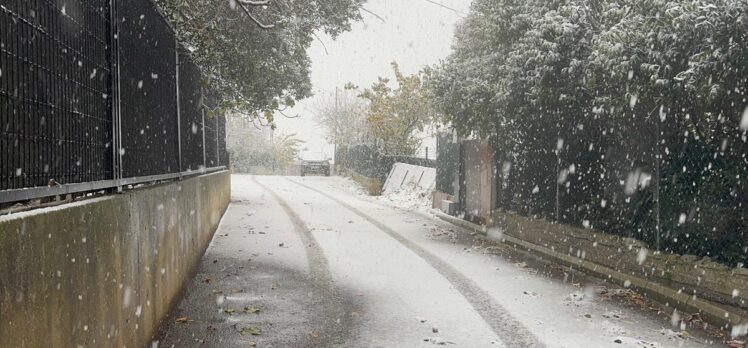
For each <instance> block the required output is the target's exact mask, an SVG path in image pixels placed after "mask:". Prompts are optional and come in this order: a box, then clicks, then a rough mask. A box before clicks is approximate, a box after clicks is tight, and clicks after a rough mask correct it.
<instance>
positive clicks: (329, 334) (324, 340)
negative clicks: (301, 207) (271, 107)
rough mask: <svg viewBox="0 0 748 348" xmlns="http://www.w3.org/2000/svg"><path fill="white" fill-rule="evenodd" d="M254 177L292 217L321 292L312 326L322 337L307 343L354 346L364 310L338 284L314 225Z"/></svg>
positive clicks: (321, 345) (316, 290)
mask: <svg viewBox="0 0 748 348" xmlns="http://www.w3.org/2000/svg"><path fill="white" fill-rule="evenodd" d="M252 181H253V182H254V183H255V184H256V185H257V186H258V187H260V188H261V189H263V190H264V191H265V192H267V193H269V194H270V195H271V196H272V197H273V199H274V200H275V201H276V202H277V203H278V205H280V206H281V208H282V209H283V211H284V212H285V214H286V215H287V216H288V217H289V219H290V220H291V224H292V225H293V226H294V230H295V231H296V233H297V235H298V236H299V238H300V239H301V242H302V243H304V251H305V253H306V257H307V262H308V263H309V277H310V278H311V283H312V287H313V288H314V290H315V292H316V293H317V294H318V296H315V299H316V301H314V303H313V306H315V307H314V308H317V309H315V311H314V312H313V313H312V314H313V315H312V323H311V324H312V328H313V329H316V330H318V331H316V332H317V335H319V337H316V338H314V340H312V341H310V342H305V343H304V346H305V347H346V348H347V347H351V345H350V344H348V342H351V340H355V337H356V335H357V331H358V328H359V323H358V318H357V317H356V316H354V313H356V312H357V311H360V309H359V308H358V307H357V306H356V305H355V303H354V301H353V300H352V297H351V296H350V294H348V293H347V292H346V291H345V290H344V289H340V288H338V287H336V286H335V283H334V281H333V278H332V273H331V272H330V267H329V264H328V261H327V258H326V257H325V254H324V252H323V251H322V248H321V247H320V246H319V244H318V243H317V240H316V239H314V236H313V235H312V232H311V229H310V228H309V226H307V224H306V223H304V221H303V220H302V219H301V217H299V215H298V214H296V212H295V211H294V210H293V209H292V208H291V207H290V206H289V205H288V203H287V202H286V201H285V200H284V199H283V198H282V197H281V196H280V195H279V194H278V193H276V192H275V191H273V190H272V189H270V188H269V187H268V186H266V185H264V184H262V183H260V181H259V180H257V176H254V175H253V176H252ZM313 332H314V331H313Z"/></svg>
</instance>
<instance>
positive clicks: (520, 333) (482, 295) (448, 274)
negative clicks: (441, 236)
mask: <svg viewBox="0 0 748 348" xmlns="http://www.w3.org/2000/svg"><path fill="white" fill-rule="evenodd" d="M285 179H286V180H288V181H290V182H292V183H294V184H296V185H299V186H301V187H304V188H306V189H308V190H310V191H313V192H316V193H318V194H320V195H322V196H324V197H327V198H328V199H330V200H332V201H333V202H335V203H338V204H339V205H341V206H343V207H345V208H346V209H348V210H350V211H351V212H353V213H354V214H356V215H358V216H360V217H361V218H363V219H364V220H366V221H368V222H369V223H371V224H372V225H374V226H376V227H377V228H378V229H380V230H381V231H382V232H384V233H386V234H387V235H389V236H390V237H391V238H393V239H395V240H396V241H398V242H399V243H400V244H402V245H403V246H405V247H406V248H408V249H409V250H410V251H412V252H413V253H415V254H416V255H418V256H419V257H420V258H422V259H423V260H424V261H426V263H428V264H429V265H431V267H433V268H434V269H435V270H436V271H437V272H439V274H441V275H442V277H444V278H445V279H447V281H449V282H450V283H451V284H452V285H453V286H454V287H455V289H457V291H459V292H460V294H462V296H463V297H464V298H465V299H466V300H467V301H468V302H469V303H470V304H471V305H472V306H473V309H475V311H476V312H477V313H478V314H479V315H480V316H481V317H482V318H483V320H484V321H485V322H486V323H487V324H488V326H489V327H491V329H492V330H493V332H494V334H496V335H497V336H498V338H499V339H500V340H501V342H502V343H503V344H504V345H505V346H506V347H545V344H544V343H542V342H541V341H540V340H539V339H538V338H537V337H536V336H535V335H534V334H533V333H532V332H530V330H528V329H527V328H526V327H525V326H524V325H523V324H522V323H520V322H519V321H518V320H517V319H516V318H514V317H513V316H512V315H511V314H510V313H509V311H507V310H506V308H504V307H503V306H502V305H500V304H499V303H497V302H496V301H495V300H494V299H493V297H491V295H489V294H488V293H486V292H485V291H483V289H481V288H480V287H479V286H478V285H477V284H475V282H473V281H472V280H471V279H470V278H468V277H466V276H465V275H464V274H462V273H460V271H458V270H457V269H456V268H454V267H453V266H452V265H450V264H448V263H447V262H445V261H444V260H442V259H441V258H439V257H437V256H436V255H434V254H432V253H431V252H429V251H428V250H426V249H424V248H422V247H421V246H419V245H418V244H416V243H414V242H412V241H410V240H409V239H407V238H405V237H403V236H402V235H401V234H399V233H397V232H395V230H393V229H392V228H390V227H388V226H387V225H385V224H383V223H381V222H380V221H378V220H377V219H375V218H373V217H371V216H369V215H367V214H365V213H363V212H362V211H360V210H359V209H357V208H355V207H353V206H352V205H350V204H348V203H346V202H344V201H342V200H340V199H338V198H336V197H334V196H332V195H329V194H327V193H325V192H322V191H320V190H318V189H316V188H313V187H310V186H307V185H305V184H302V183H300V182H297V181H295V180H292V179H289V178H285Z"/></svg>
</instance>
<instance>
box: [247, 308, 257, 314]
mask: <svg viewBox="0 0 748 348" xmlns="http://www.w3.org/2000/svg"><path fill="white" fill-rule="evenodd" d="M244 311H245V312H247V313H254V314H257V313H260V309H259V308H256V307H244Z"/></svg>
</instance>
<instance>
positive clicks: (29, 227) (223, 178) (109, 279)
mask: <svg viewBox="0 0 748 348" xmlns="http://www.w3.org/2000/svg"><path fill="white" fill-rule="evenodd" d="M230 180H231V179H230V175H229V174H228V172H219V173H215V174H210V175H204V176H199V177H194V178H190V179H186V180H184V181H180V182H173V183H168V184H162V185H157V186H153V187H148V188H143V189H137V190H133V191H128V192H126V193H124V194H118V195H111V196H107V197H103V198H96V199H90V200H85V201H81V202H77V203H72V204H66V205H61V206H58V207H54V208H48V209H40V210H34V211H30V212H25V213H18V214H12V215H8V216H3V217H0V347H15V346H21V347H112V346H117V347H144V346H149V345H150V344H151V339H152V337H153V335H154V332H155V330H156V329H157V328H158V326H159V323H160V321H161V320H162V318H164V317H165V315H167V314H168V312H169V309H170V307H171V306H172V303H173V302H174V301H175V300H176V297H177V296H178V295H179V293H180V291H181V289H182V285H183V284H184V283H185V281H187V280H188V279H189V277H190V275H191V272H192V271H193V269H194V267H195V266H196V265H197V263H198V261H199V260H200V258H201V257H202V255H203V252H204V251H205V248H206V247H207V245H208V243H209V242H210V240H211V238H212V236H213V233H214V231H215V230H216V228H217V227H218V224H219V222H220V220H221V217H222V216H223V213H224V211H225V209H226V208H227V206H228V204H229V201H230V189H231V183H230Z"/></svg>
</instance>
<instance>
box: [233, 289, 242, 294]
mask: <svg viewBox="0 0 748 348" xmlns="http://www.w3.org/2000/svg"><path fill="white" fill-rule="evenodd" d="M231 292H233V293H235V294H236V293H240V292H244V290H242V289H231Z"/></svg>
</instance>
